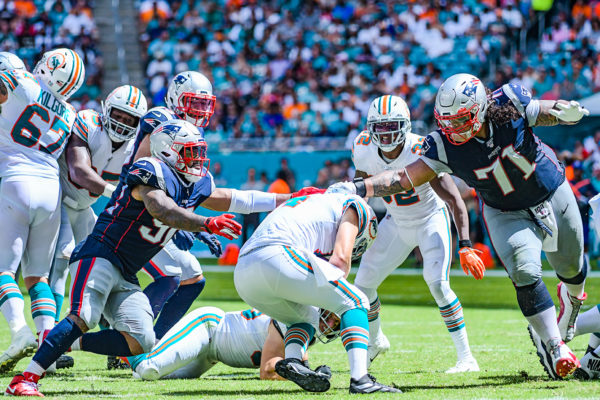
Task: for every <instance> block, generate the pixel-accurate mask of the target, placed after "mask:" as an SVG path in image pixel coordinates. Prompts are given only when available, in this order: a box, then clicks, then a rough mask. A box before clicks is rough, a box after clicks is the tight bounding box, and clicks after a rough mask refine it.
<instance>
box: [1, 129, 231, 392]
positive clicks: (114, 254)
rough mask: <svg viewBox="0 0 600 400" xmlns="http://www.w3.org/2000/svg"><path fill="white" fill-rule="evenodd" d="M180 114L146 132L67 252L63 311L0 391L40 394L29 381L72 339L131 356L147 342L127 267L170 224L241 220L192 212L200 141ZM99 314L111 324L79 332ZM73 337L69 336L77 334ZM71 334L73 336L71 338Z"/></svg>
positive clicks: (218, 228)
mask: <svg viewBox="0 0 600 400" xmlns="http://www.w3.org/2000/svg"><path fill="white" fill-rule="evenodd" d="M196 132H197V130H196V128H195V127H194V126H193V125H191V124H190V123H189V122H187V121H181V120H179V121H168V122H166V123H164V124H163V125H162V126H160V127H158V128H157V129H156V131H155V132H154V133H153V134H152V136H151V139H150V140H151V148H152V156H153V157H149V158H143V159H140V160H138V161H137V162H136V163H135V164H134V165H133V166H132V168H131V169H130V171H129V173H128V176H127V178H126V182H125V183H126V184H125V185H123V186H122V187H121V190H120V193H119V195H118V196H117V198H118V200H117V201H116V203H115V204H114V205H113V206H112V207H109V208H107V209H106V210H104V212H102V214H100V216H99V217H98V222H97V223H96V226H95V227H94V230H93V231H92V233H91V234H90V235H89V236H88V237H87V239H86V240H85V241H84V242H83V245H82V246H81V247H80V248H79V249H76V250H75V251H74V253H73V256H72V257H71V265H70V269H71V276H73V277H74V278H73V282H72V286H71V312H70V314H69V316H67V318H65V319H63V320H62V321H61V322H60V323H59V324H58V325H56V326H55V327H54V329H52V331H51V332H50V333H49V334H48V335H47V336H46V339H45V340H44V342H43V344H42V346H41V347H40V349H39V350H38V352H37V353H36V355H35V356H34V358H33V360H32V361H31V363H30V364H29V366H28V367H27V369H26V370H25V373H24V374H23V375H21V374H19V375H17V376H15V377H14V378H13V380H12V382H11V383H10V384H9V386H8V388H7V390H6V393H7V394H9V395H17V396H41V393H40V392H39V391H38V389H37V386H38V385H37V382H38V380H39V379H40V378H41V376H42V375H43V374H44V372H45V370H46V369H48V367H49V366H50V365H51V364H52V363H53V362H54V361H55V360H56V359H57V358H58V357H59V356H60V355H61V354H62V353H64V352H65V351H67V350H68V349H69V347H71V345H73V347H74V348H77V346H78V345H79V348H80V349H81V350H84V351H90V352H94V353H98V354H105V355H116V356H131V355H136V354H141V353H145V352H148V351H150V350H151V349H152V346H154V340H155V336H154V330H153V326H152V325H153V324H152V322H153V321H152V316H153V315H152V310H151V308H150V303H149V302H148V298H147V297H146V296H145V295H144V294H143V293H142V291H141V289H140V287H139V284H138V281H137V278H136V276H135V274H136V273H137V272H138V271H139V270H140V269H141V267H142V266H143V265H144V264H145V263H147V262H148V261H149V260H150V259H151V258H152V257H153V256H154V255H155V254H156V253H157V252H158V251H160V249H161V248H162V246H164V244H165V243H167V242H168V241H169V240H170V239H171V237H172V236H173V234H174V233H175V232H176V231H177V229H184V230H186V231H190V232H199V231H203V230H206V231H210V232H212V233H215V234H219V235H221V236H225V237H227V238H234V237H237V235H239V234H240V233H241V225H239V224H238V223H237V222H235V221H232V220H231V218H232V216H230V215H227V214H225V215H221V216H218V217H213V218H206V217H203V216H200V215H197V214H194V213H193V212H192V211H190V209H193V208H195V207H196V206H197V205H198V202H199V201H201V199H203V198H204V195H203V193H204V192H205V191H206V190H207V188H206V187H204V186H203V185H202V184H196V182H199V181H198V180H199V178H200V177H202V176H203V175H204V174H206V173H207V170H206V168H205V167H204V163H206V162H207V161H208V160H207V158H206V157H205V156H206V143H205V142H204V140H203V139H202V138H201V137H199V136H198V135H197V134H196ZM101 315H104V316H105V317H106V319H107V320H108V322H109V323H110V324H111V326H113V327H114V328H115V329H107V330H103V331H100V332H94V333H85V332H87V331H88V330H89V329H91V328H93V327H95V326H96V325H97V324H98V321H99V320H100V316H101ZM82 335H83V337H82V339H81V341H77V342H75V341H76V339H78V338H79V337H81V336H82ZM74 342H75V343H74Z"/></svg>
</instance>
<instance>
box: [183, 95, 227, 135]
mask: <svg viewBox="0 0 600 400" xmlns="http://www.w3.org/2000/svg"><path fill="white" fill-rule="evenodd" d="M216 100H217V98H216V97H215V96H214V95H209V94H195V93H183V94H182V95H181V97H180V98H179V102H178V103H179V105H177V106H176V110H177V113H178V115H179V116H180V118H181V119H185V120H186V121H188V122H191V123H192V124H194V125H195V126H199V127H201V128H204V127H206V126H208V123H209V122H210V117H212V115H213V114H214V112H215V103H216Z"/></svg>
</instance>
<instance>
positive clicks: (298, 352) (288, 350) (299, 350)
mask: <svg viewBox="0 0 600 400" xmlns="http://www.w3.org/2000/svg"><path fill="white" fill-rule="evenodd" d="M303 356H304V348H303V347H302V346H300V345H299V344H298V343H289V344H288V345H286V346H285V358H297V359H298V360H302V357H303Z"/></svg>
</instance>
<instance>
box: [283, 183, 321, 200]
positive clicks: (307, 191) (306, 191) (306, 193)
mask: <svg viewBox="0 0 600 400" xmlns="http://www.w3.org/2000/svg"><path fill="white" fill-rule="evenodd" d="M326 190H327V189H319V188H316V187H314V186H307V187H304V188H302V189H300V190H298V191H297V192H294V193H292V197H291V198H292V199H293V198H294V197H300V196H309V195H311V194H322V193H325V191H326Z"/></svg>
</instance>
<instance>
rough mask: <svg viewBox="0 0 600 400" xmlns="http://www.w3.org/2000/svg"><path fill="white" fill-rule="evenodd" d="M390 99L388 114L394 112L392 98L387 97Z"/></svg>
mask: <svg viewBox="0 0 600 400" xmlns="http://www.w3.org/2000/svg"><path fill="white" fill-rule="evenodd" d="M387 97H388V113H391V112H392V96H389V95H388V96H387Z"/></svg>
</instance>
